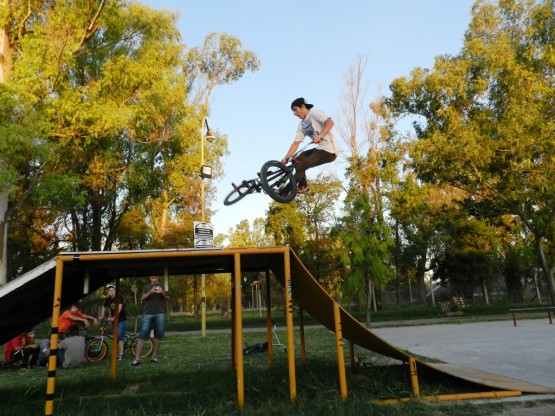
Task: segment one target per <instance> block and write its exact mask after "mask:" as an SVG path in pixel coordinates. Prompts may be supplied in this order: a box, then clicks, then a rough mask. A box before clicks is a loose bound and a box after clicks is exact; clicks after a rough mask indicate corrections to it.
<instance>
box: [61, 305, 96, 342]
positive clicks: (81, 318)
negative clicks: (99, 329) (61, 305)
mask: <svg viewBox="0 0 555 416" xmlns="http://www.w3.org/2000/svg"><path fill="white" fill-rule="evenodd" d="M89 321H93V322H94V324H95V325H98V320H97V319H96V318H95V317H94V316H90V315H85V314H84V313H83V312H80V311H79V307H78V306H77V305H71V308H69V309H68V310H66V311H65V312H64V313H62V314H61V315H60V321H59V323H58V334H59V337H60V340H62V339H64V338H67V337H68V333H69V328H70V327H72V326H74V325H75V326H77V324H78V323H82V324H83V326H84V327H85V328H88V327H89V325H90V324H89Z"/></svg>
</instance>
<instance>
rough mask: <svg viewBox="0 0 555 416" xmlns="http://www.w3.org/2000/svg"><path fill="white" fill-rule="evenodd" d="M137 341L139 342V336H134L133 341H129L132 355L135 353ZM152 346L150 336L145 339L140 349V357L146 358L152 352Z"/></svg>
mask: <svg viewBox="0 0 555 416" xmlns="http://www.w3.org/2000/svg"><path fill="white" fill-rule="evenodd" d="M137 342H139V337H135V338H133V341H131V354H133V357H135V355H136V354H137ZM153 347H154V344H153V343H152V338H149V339H147V340H145V345H144V346H143V350H142V351H141V358H146V357H148V356H149V355H150V354H152V348H153Z"/></svg>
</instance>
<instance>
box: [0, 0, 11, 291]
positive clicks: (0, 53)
mask: <svg viewBox="0 0 555 416" xmlns="http://www.w3.org/2000/svg"><path fill="white" fill-rule="evenodd" d="M3 7H6V8H7V7H8V1H7V0H4V2H3ZM11 56H12V53H11V47H10V37H9V35H8V31H7V30H6V29H3V28H0V83H1V84H3V83H5V82H7V80H8V76H9V73H10V70H11V61H12V59H11ZM0 169H2V166H0ZM2 188H4V187H2ZM7 246H8V194H6V193H4V192H2V191H0V286H4V285H5V284H6V283H8V257H7V256H8V251H7Z"/></svg>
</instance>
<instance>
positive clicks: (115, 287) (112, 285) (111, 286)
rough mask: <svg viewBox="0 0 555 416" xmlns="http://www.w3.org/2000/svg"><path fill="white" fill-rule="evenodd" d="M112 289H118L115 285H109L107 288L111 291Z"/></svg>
mask: <svg viewBox="0 0 555 416" xmlns="http://www.w3.org/2000/svg"><path fill="white" fill-rule="evenodd" d="M111 287H113V288H114V289H115V288H116V287H115V286H114V285H108V286H106V289H110V288H111Z"/></svg>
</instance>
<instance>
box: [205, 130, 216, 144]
mask: <svg viewBox="0 0 555 416" xmlns="http://www.w3.org/2000/svg"><path fill="white" fill-rule="evenodd" d="M214 139H215V137H214V135H213V134H212V130H210V127H208V128H207V129H206V140H208V141H209V142H210V143H212V142H213V141H214Z"/></svg>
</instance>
